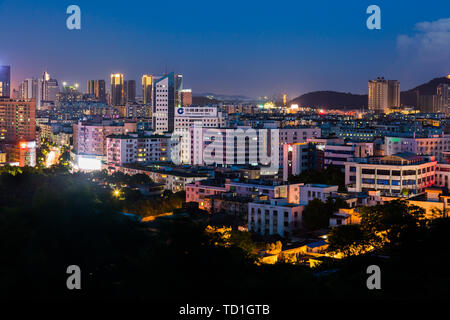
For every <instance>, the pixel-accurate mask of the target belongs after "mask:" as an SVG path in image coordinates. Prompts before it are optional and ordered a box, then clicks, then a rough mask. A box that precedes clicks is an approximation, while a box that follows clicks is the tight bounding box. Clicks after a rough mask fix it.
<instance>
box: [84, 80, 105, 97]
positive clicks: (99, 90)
mask: <svg viewBox="0 0 450 320" xmlns="http://www.w3.org/2000/svg"><path fill="white" fill-rule="evenodd" d="M86 88H87V89H86V93H87V94H88V95H90V96H94V97H95V99H96V100H97V101H100V102H105V101H106V86H105V80H88V81H87V86H86Z"/></svg>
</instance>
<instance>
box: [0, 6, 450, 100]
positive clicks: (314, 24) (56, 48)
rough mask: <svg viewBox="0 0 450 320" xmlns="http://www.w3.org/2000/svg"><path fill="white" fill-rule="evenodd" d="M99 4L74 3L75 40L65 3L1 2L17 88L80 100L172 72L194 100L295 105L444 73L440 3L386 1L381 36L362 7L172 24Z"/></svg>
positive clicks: (188, 10)
mask: <svg viewBox="0 0 450 320" xmlns="http://www.w3.org/2000/svg"><path fill="white" fill-rule="evenodd" d="M27 3H28V5H27ZM103 4H104V5H102V4H101V3H100V4H97V3H96V4H95V5H92V4H89V3H88V2H86V1H79V2H78V3H77V5H79V6H80V8H81V13H82V29H81V30H75V31H73V30H72V31H71V30H68V29H67V28H66V27H65V19H66V18H67V16H68V15H67V14H66V13H65V9H66V7H67V5H68V3H67V4H66V3H58V4H57V3H56V2H52V1H49V2H47V3H45V4H41V3H39V4H37V3H34V2H32V1H28V2H27V1H26V2H25V3H21V4H20V6H19V5H18V4H15V3H14V2H12V1H1V2H0V18H2V19H0V29H1V30H14V32H11V33H7V32H5V33H4V34H2V38H3V39H4V43H3V44H2V49H0V64H1V65H11V69H12V70H11V76H12V86H11V87H12V88H17V86H18V84H19V83H20V82H21V81H23V80H24V79H26V78H31V77H39V76H40V75H41V74H42V73H43V71H45V70H47V71H48V72H49V73H50V74H51V75H52V77H54V78H55V79H58V80H59V81H60V82H62V81H66V82H68V83H75V82H77V83H79V84H80V89H81V90H82V91H85V90H86V88H85V86H86V82H87V80H91V79H105V80H106V79H108V77H109V75H110V74H112V73H123V74H124V75H125V80H126V79H130V80H136V81H137V82H138V83H139V84H138V85H139V87H138V88H137V92H138V93H140V92H141V90H140V79H141V77H142V75H143V74H155V75H162V74H164V73H165V72H166V71H167V72H171V71H174V72H176V73H180V74H183V75H185V77H186V83H185V86H186V87H189V88H193V92H194V93H196V94H198V93H205V92H213V93H217V94H231V95H246V96H250V97H257V96H261V95H270V94H275V93H281V92H287V93H288V94H289V96H290V97H296V96H298V95H300V94H303V93H306V92H310V91H316V90H333V91H343V92H352V93H366V92H367V86H366V83H367V80H369V79H374V78H376V77H377V76H384V77H385V78H388V79H397V80H399V81H400V82H401V83H402V88H404V89H410V88H413V87H414V86H416V85H418V84H421V83H422V82H423V81H424V80H428V79H431V78H435V77H438V76H442V75H446V74H448V73H449V70H448V67H447V66H446V64H445V61H448V58H449V57H450V49H449V46H448V45H447V44H448V40H449V39H450V36H449V35H450V19H449V18H446V17H445V16H443V15H442V13H441V12H445V7H446V6H449V5H448V4H447V3H446V2H443V1H442V5H441V6H440V7H441V9H442V10H435V8H429V7H430V6H426V5H425V4H421V3H420V2H418V1H414V2H408V4H407V5H406V4H404V3H403V4H402V3H396V4H392V3H389V2H387V1H380V2H379V3H377V5H379V6H380V8H381V17H382V20H381V21H382V26H381V30H368V29H367V28H366V24H365V22H366V19H367V17H368V15H367V14H366V8H367V6H368V5H370V4H371V3H369V2H367V1H363V2H362V3H358V4H356V5H355V4H333V3H327V4H326V5H325V6H321V7H319V5H318V4H303V3H299V4H295V5H293V4H288V3H287V4H286V5H284V6H283V5H281V6H279V7H273V6H269V5H267V3H265V2H262V3H260V5H259V6H258V7H255V6H254V5H251V4H245V3H244V4H239V6H238V4H237V3H233V2H232V3H229V5H228V6H227V7H222V6H219V5H214V6H211V5H210V4H207V3H206V2H197V3H195V4H194V3H192V4H187V3H182V2H180V3H177V5H176V6H175V10H172V11H171V13H172V16H171V17H170V19H167V14H165V12H167V10H168V9H169V8H168V7H167V5H165V4H155V6H154V7H150V6H149V7H147V5H142V8H141V9H142V10H136V6H129V5H128V4H127V5H125V4H116V5H114V6H111V5H108V4H107V3H106V2H104V3H103ZM150 9H151V10H150ZM5 14H7V17H5V16H4V15H5ZM400 14H401V17H402V19H397V18H398V17H399V15H400ZM221 21H223V23H221ZM30 30H33V34H36V33H37V34H40V35H41V37H37V38H38V39H36V37H34V36H33V37H32V35H31V32H30ZM17 38H20V39H22V41H14V39H17ZM86 48H88V49H89V50H86ZM411 65H414V66H415V68H411ZM325 71H326V72H325ZM349 72H351V73H352V77H347V74H348V73H349Z"/></svg>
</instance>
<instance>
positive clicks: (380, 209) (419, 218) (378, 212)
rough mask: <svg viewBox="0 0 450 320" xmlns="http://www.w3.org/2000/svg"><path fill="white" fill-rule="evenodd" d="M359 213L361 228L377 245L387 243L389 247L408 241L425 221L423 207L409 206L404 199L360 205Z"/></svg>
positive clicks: (415, 234)
mask: <svg viewBox="0 0 450 320" xmlns="http://www.w3.org/2000/svg"><path fill="white" fill-rule="evenodd" d="M359 213H360V216H361V226H362V228H363V229H365V230H366V231H367V232H369V233H370V234H372V235H373V237H374V240H375V241H376V242H377V243H378V246H383V245H385V244H387V243H388V244H389V246H390V247H391V248H395V247H399V246H402V245H405V244H408V243H410V241H409V240H411V239H412V238H415V237H416V236H417V234H418V233H420V232H421V231H422V230H423V228H424V226H425V225H426V223H427V220H425V219H424V217H425V209H423V208H420V207H417V206H409V205H408V204H407V203H406V201H404V200H394V201H389V202H387V203H385V204H383V205H376V206H371V207H361V208H360V209H359Z"/></svg>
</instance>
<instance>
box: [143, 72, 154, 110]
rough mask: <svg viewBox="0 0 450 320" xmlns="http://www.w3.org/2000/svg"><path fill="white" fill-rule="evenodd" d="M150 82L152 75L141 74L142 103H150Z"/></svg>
mask: <svg viewBox="0 0 450 320" xmlns="http://www.w3.org/2000/svg"><path fill="white" fill-rule="evenodd" d="M152 82H153V76H151V75H147V74H144V75H143V76H142V99H143V101H144V104H151V103H152Z"/></svg>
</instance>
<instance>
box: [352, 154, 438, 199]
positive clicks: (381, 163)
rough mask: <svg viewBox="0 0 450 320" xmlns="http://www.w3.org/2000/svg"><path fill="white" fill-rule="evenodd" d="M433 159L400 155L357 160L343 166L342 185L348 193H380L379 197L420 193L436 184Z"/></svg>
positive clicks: (431, 157)
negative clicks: (378, 191) (343, 184)
mask: <svg viewBox="0 0 450 320" xmlns="http://www.w3.org/2000/svg"><path fill="white" fill-rule="evenodd" d="M436 164H437V162H436V161H435V159H434V157H433V156H429V157H426V156H419V155H416V154H414V153H409V152H403V153H398V154H395V155H390V156H385V157H380V158H360V159H355V161H354V162H353V161H352V162H346V163H345V184H346V185H347V186H348V190H349V191H351V192H362V191H374V190H380V191H381V195H393V196H399V195H401V193H402V191H404V190H405V189H407V190H408V193H413V194H416V193H421V192H423V190H424V189H425V188H426V187H429V186H432V185H433V184H434V183H435V173H436Z"/></svg>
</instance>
